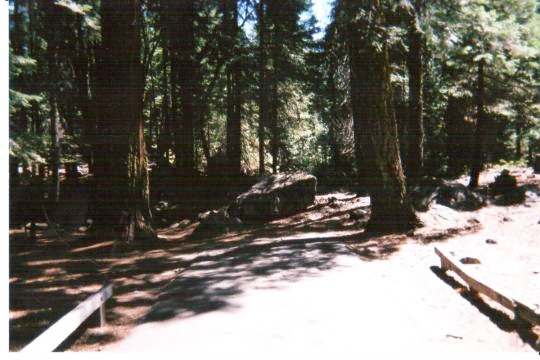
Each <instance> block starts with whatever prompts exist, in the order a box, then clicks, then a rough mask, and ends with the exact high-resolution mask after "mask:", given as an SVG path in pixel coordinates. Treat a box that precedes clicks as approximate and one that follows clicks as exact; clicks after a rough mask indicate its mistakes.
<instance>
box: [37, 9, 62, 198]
mask: <svg viewBox="0 0 540 360" xmlns="http://www.w3.org/2000/svg"><path fill="white" fill-rule="evenodd" d="M42 6H43V11H44V14H45V22H46V25H47V26H46V32H45V37H46V41H47V64H48V75H49V78H48V82H49V89H48V98H49V107H50V113H49V116H50V121H51V125H50V138H51V149H50V165H51V167H52V198H53V200H54V201H55V202H58V201H59V200H60V175H59V170H60V158H61V155H62V154H61V140H60V137H61V129H60V119H59V111H58V101H57V100H58V84H59V81H60V72H59V70H58V46H59V45H58V44H59V29H58V26H57V22H58V14H59V8H58V6H56V5H55V3H54V1H52V0H47V1H45V2H43V3H42Z"/></svg>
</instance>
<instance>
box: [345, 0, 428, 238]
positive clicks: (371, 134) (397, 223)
mask: <svg viewBox="0 0 540 360" xmlns="http://www.w3.org/2000/svg"><path fill="white" fill-rule="evenodd" d="M361 7H362V9H363V10H364V11H365V12H366V13H367V14H368V16H367V18H365V19H364V20H362V23H358V22H357V20H349V21H351V25H352V27H353V28H356V27H358V26H360V25H362V26H365V27H367V29H365V28H364V29H361V30H364V32H363V33H362V37H361V39H360V40H359V39H358V38H352V39H349V41H350V42H351V41H352V42H355V41H358V43H357V44H358V45H359V46H360V48H358V49H355V50H360V51H354V52H353V54H352V55H353V58H352V59H351V61H353V68H354V69H355V71H357V75H356V76H358V75H359V74H358V72H361V73H360V74H361V76H362V77H361V78H358V77H357V78H354V79H352V80H353V82H354V83H355V88H356V92H355V94H356V96H355V97H353V101H358V102H359V103H358V104H357V105H356V107H357V111H356V112H357V116H358V117H359V120H360V124H358V125H363V126H362V127H361V131H362V132H363V133H364V134H365V135H362V136H361V137H360V138H355V141H358V140H360V141H365V142H364V143H362V144H360V145H361V146H360V147H359V148H360V149H361V152H362V155H363V156H365V157H366V158H369V159H371V162H372V165H373V166H372V167H370V168H369V171H370V174H369V177H370V180H369V182H370V185H371V186H370V187H369V191H370V196H371V218H370V220H369V223H368V229H370V230H374V231H384V232H391V231H403V230H407V229H409V228H411V227H414V226H416V225H417V224H418V219H417V217H416V214H415V213H414V211H413V208H412V205H411V203H410V201H409V199H408V196H407V193H406V187H405V176H404V174H403V169H402V166H401V159H400V154H399V140H398V134H397V126H396V120H395V115H394V110H393V103H392V92H391V84H390V69H389V65H388V50H387V45H386V42H385V41H384V40H383V41H382V44H381V43H380V42H379V41H380V40H379V41H377V42H378V44H376V43H375V39H374V38H371V36H373V35H374V34H375V33H377V32H379V31H380V29H381V28H383V27H384V14H383V9H382V6H381V4H380V1H379V0H364V1H362V2H361ZM355 10H358V9H355ZM356 14H357V13H356V12H354V13H352V14H351V15H352V19H355V18H357V16H355V15H356ZM355 30H359V29H358V28H356V29H355ZM379 35H380V34H379ZM381 38H382V39H384V38H385V36H384V34H383V36H378V37H377V39H381ZM352 48H353V49H354V47H352ZM368 64H369V66H366V65H368ZM363 66H366V68H367V69H369V71H367V70H363V71H362V67H363ZM351 76H352V73H351ZM360 101H361V103H360ZM358 125H357V126H358ZM362 145H363V146H362Z"/></svg>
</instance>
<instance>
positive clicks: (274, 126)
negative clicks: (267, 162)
mask: <svg viewBox="0 0 540 360" xmlns="http://www.w3.org/2000/svg"><path fill="white" fill-rule="evenodd" d="M270 99H271V106H270V119H269V122H270V154H271V155H272V173H273V174H277V172H278V171H277V167H278V164H279V159H278V151H279V128H278V110H279V100H278V85H277V80H276V77H275V74H273V75H272V84H271V86H270Z"/></svg>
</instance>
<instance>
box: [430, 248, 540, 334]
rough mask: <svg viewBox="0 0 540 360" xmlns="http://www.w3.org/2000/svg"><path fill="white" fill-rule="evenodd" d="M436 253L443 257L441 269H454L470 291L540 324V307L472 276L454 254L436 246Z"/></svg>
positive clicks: (516, 315)
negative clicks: (530, 304) (533, 306)
mask: <svg viewBox="0 0 540 360" xmlns="http://www.w3.org/2000/svg"><path fill="white" fill-rule="evenodd" d="M435 253H436V254H437V255H438V256H439V257H440V258H441V269H442V270H443V271H445V272H446V271H447V270H452V271H453V272H454V273H456V274H457V275H459V277H461V279H463V281H464V282H465V283H466V284H467V286H468V287H469V290H470V291H473V292H477V293H481V294H484V295H486V296H487V297H489V298H490V299H492V300H494V301H496V302H497V303H499V304H501V305H502V306H504V307H505V308H507V309H509V310H511V311H512V312H513V313H514V317H515V318H516V319H518V318H519V319H522V320H524V321H526V322H527V323H529V324H531V325H540V309H534V310H533V309H532V306H528V305H526V304H525V303H524V302H521V301H517V300H516V299H514V298H512V297H510V296H508V295H507V294H505V293H504V292H503V291H501V289H495V288H494V287H493V286H490V285H487V284H486V282H485V281H483V280H480V279H479V277H478V275H476V274H475V276H472V271H471V270H467V271H466V270H465V269H464V266H463V265H462V264H461V263H460V261H459V260H458V259H457V258H456V257H454V256H453V255H452V254H450V253H448V252H445V251H443V250H441V249H439V248H437V247H435Z"/></svg>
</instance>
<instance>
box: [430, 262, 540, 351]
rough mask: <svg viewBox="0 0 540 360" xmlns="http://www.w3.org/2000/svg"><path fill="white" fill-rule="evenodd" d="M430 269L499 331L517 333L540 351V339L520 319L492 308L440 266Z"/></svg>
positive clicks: (525, 341)
mask: <svg viewBox="0 0 540 360" xmlns="http://www.w3.org/2000/svg"><path fill="white" fill-rule="evenodd" d="M430 269H431V271H432V272H433V273H434V274H435V275H436V276H437V277H438V278H439V279H441V280H442V281H444V282H445V283H446V284H448V285H450V287H452V289H455V290H458V291H459V293H460V295H461V297H462V298H464V299H465V300H467V301H468V302H470V303H471V305H473V306H474V307H475V308H477V309H478V311H480V312H481V313H482V314H484V315H485V316H486V317H487V318H488V319H489V320H490V321H491V322H493V323H494V324H495V325H496V326H497V327H498V328H499V329H501V330H503V331H505V332H509V333H511V332H516V333H517V334H518V335H519V337H520V338H521V340H522V341H523V342H524V343H526V344H528V345H530V346H531V347H532V348H533V349H535V350H537V351H540V339H539V337H538V336H537V335H536V334H535V333H534V331H532V327H531V326H528V325H527V324H524V323H523V322H522V321H520V320H519V319H512V318H511V317H510V316H509V315H507V313H506V312H503V311H501V310H497V309H495V308H493V307H491V306H490V305H489V304H488V303H486V302H485V301H484V300H483V298H482V297H480V296H478V295H477V294H475V293H474V292H471V291H469V290H468V289H467V287H465V286H464V285H462V284H461V283H460V282H458V281H456V280H455V279H454V278H453V277H452V276H450V275H448V274H447V273H446V272H445V271H443V270H442V269H441V268H440V267H439V266H431V267H430Z"/></svg>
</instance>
